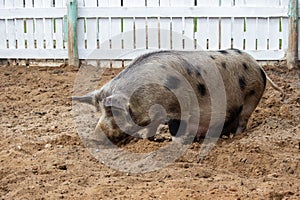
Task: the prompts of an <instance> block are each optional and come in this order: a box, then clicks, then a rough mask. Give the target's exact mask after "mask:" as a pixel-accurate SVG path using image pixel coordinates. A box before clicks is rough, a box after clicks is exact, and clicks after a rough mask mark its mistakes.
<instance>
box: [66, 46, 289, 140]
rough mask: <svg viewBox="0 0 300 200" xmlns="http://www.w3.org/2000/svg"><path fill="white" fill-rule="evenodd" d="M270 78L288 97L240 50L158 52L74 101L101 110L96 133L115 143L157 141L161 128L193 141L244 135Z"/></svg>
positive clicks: (135, 62)
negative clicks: (136, 138)
mask: <svg viewBox="0 0 300 200" xmlns="http://www.w3.org/2000/svg"><path fill="white" fill-rule="evenodd" d="M268 80H269V82H270V83H271V85H272V86H273V87H274V88H275V89H276V90H278V91H280V92H281V93H282V94H283V91H282V90H281V89H280V88H279V87H278V86H277V85H276V84H274V83H273V82H272V80H271V79H270V78H269V77H268V76H267V75H266V73H265V72H264V70H263V69H262V68H261V67H260V65H259V64H258V63H257V62H256V60H255V59H254V58H253V57H251V56H250V55H249V54H247V53H245V52H243V51H241V50H238V49H227V50H220V51H175V50H168V51H156V52H151V53H148V54H144V55H142V56H140V57H138V58H136V59H135V60H134V61H133V62H132V63H131V64H130V65H129V66H128V67H127V68H125V69H124V70H123V71H122V72H121V73H120V74H118V75H117V76H116V77H115V78H113V79H112V80H110V81H109V82H108V83H106V84H105V85H103V87H101V88H100V89H98V90H95V91H92V92H90V93H88V94H86V95H84V96H74V97H72V99H73V100H74V101H79V102H83V103H88V104H91V105H93V106H95V108H96V109H97V110H98V111H100V113H101V117H100V119H99V121H98V124H97V126H96V129H95V130H96V132H98V133H99V134H101V133H102V132H104V133H105V135H106V136H107V138H109V139H110V140H111V141H112V142H114V143H118V142H120V141H122V140H124V139H126V138H128V137H133V138H134V137H143V138H153V136H154V134H155V132H156V130H157V128H158V127H159V126H160V125H161V124H166V125H167V126H168V127H169V131H170V134H171V135H172V136H173V137H174V138H176V137H181V136H182V135H186V134H187V135H188V134H190V133H191V132H192V133H191V135H189V137H192V138H193V139H195V138H196V139H199V138H200V137H203V136H205V135H207V134H208V132H209V130H210V129H211V131H210V134H211V135H212V136H214V135H216V136H217V137H218V136H219V135H220V134H229V133H233V134H239V133H242V132H243V131H244V130H245V129H246V126H247V122H248V119H249V117H250V116H251V114H252V112H253V111H254V110H255V108H256V107H257V105H258V103H259V101H260V99H261V97H262V95H263V93H264V90H265V87H266V83H267V81H268ZM215 93H218V94H215ZM141 130H145V133H144V134H139V132H141ZM218 130H219V131H218ZM214 132H220V134H218V133H216V134H214Z"/></svg>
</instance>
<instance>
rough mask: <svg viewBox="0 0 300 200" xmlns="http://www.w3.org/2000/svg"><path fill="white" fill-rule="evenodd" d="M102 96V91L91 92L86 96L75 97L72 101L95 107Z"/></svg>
mask: <svg viewBox="0 0 300 200" xmlns="http://www.w3.org/2000/svg"><path fill="white" fill-rule="evenodd" d="M99 94H100V91H97V90H96V91H94V92H90V93H88V94H86V95H84V96H73V97H72V101H79V102H82V103H87V104H91V105H93V106H95V105H96V100H97V98H98V96H99Z"/></svg>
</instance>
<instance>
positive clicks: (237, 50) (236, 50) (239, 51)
mask: <svg viewBox="0 0 300 200" xmlns="http://www.w3.org/2000/svg"><path fill="white" fill-rule="evenodd" d="M232 50H233V51H235V52H236V53H238V54H243V52H242V51H241V50H239V49H232Z"/></svg>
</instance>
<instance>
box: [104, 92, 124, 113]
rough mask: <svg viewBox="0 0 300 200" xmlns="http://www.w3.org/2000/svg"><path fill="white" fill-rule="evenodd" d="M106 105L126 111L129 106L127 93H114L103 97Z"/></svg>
mask: <svg viewBox="0 0 300 200" xmlns="http://www.w3.org/2000/svg"><path fill="white" fill-rule="evenodd" d="M102 102H103V105H104V107H112V108H116V109H120V110H124V111H126V110H127V109H128V107H129V100H128V98H127V97H126V96H125V95H122V94H114V95H111V96H109V97H106V98H104V99H103V101H102Z"/></svg>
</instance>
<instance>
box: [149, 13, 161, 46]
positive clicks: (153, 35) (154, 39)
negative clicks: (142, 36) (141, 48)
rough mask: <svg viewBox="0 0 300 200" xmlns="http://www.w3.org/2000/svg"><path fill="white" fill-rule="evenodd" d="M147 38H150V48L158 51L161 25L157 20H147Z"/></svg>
mask: <svg viewBox="0 0 300 200" xmlns="http://www.w3.org/2000/svg"><path fill="white" fill-rule="evenodd" d="M147 27H148V28H147V35H148V36H147V38H148V48H149V49H153V48H154V49H158V48H159V31H158V30H159V23H158V19H157V18H148V19H147Z"/></svg>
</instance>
